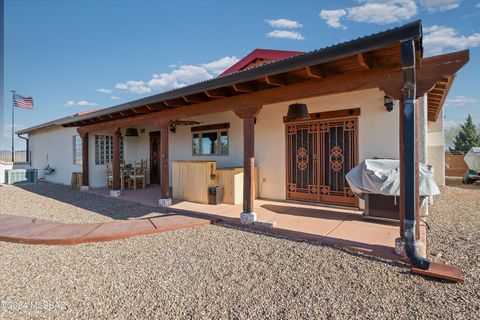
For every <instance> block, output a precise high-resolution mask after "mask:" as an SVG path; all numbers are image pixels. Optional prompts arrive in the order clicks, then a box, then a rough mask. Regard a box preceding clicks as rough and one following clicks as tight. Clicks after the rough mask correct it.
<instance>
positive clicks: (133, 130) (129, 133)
mask: <svg viewBox="0 0 480 320" xmlns="http://www.w3.org/2000/svg"><path fill="white" fill-rule="evenodd" d="M125 137H138V131H137V129H136V128H127V129H126V130H125Z"/></svg>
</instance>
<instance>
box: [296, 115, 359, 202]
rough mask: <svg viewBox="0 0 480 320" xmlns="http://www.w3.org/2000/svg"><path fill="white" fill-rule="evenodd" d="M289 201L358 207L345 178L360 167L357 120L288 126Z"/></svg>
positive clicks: (302, 123)
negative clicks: (356, 166)
mask: <svg viewBox="0 0 480 320" xmlns="http://www.w3.org/2000/svg"><path fill="white" fill-rule="evenodd" d="M286 131H287V198H288V199H292V200H306V201H316V202H327V203H336V204H345V205H356V199H355V197H354V195H353V193H352V191H351V190H350V188H349V187H348V184H347V181H346V180H345V175H346V174H347V172H348V171H350V169H352V168H353V167H354V166H355V165H356V163H357V119H356V118H342V119H338V120H328V121H327V120H324V121H307V122H299V123H287V125H286Z"/></svg>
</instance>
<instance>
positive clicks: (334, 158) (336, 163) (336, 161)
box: [330, 146, 343, 172]
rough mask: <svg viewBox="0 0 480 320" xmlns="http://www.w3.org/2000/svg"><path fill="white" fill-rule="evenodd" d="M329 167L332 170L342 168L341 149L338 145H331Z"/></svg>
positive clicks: (336, 170) (337, 170)
mask: <svg viewBox="0 0 480 320" xmlns="http://www.w3.org/2000/svg"><path fill="white" fill-rule="evenodd" d="M330 167H331V168H332V170H333V171H335V172H339V171H340V170H342V168H343V150H342V148H340V147H338V146H337V147H333V148H332V149H331V150H330Z"/></svg>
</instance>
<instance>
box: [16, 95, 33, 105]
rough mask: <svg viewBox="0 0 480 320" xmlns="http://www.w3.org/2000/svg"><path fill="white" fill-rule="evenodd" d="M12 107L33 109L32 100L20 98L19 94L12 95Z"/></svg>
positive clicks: (30, 98)
mask: <svg viewBox="0 0 480 320" xmlns="http://www.w3.org/2000/svg"><path fill="white" fill-rule="evenodd" d="M13 106H14V107H18V108H23V109H33V98H32V97H22V96H21V95H19V94H16V93H13Z"/></svg>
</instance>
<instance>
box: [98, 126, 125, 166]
mask: <svg viewBox="0 0 480 320" xmlns="http://www.w3.org/2000/svg"><path fill="white" fill-rule="evenodd" d="M120 159H121V160H123V137H121V138H120ZM112 161H113V136H105V135H97V134H96V135H95V164H96V165H102V164H107V163H110V162H112Z"/></svg>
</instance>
